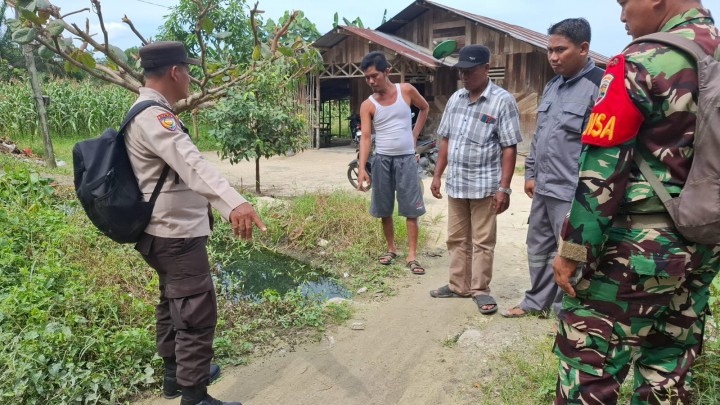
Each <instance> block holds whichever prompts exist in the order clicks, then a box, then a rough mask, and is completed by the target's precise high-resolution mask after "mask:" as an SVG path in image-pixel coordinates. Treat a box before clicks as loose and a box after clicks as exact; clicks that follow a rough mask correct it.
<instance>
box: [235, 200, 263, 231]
mask: <svg viewBox="0 0 720 405" xmlns="http://www.w3.org/2000/svg"><path fill="white" fill-rule="evenodd" d="M230 223H231V224H232V228H233V234H234V235H235V236H236V237H237V236H239V237H240V238H241V239H242V240H251V239H252V233H253V225H255V226H257V227H258V228H259V229H260V230H261V231H263V232H265V231H267V227H266V226H265V224H264V223H263V221H262V220H261V219H260V217H259V216H258V214H257V212H255V208H253V206H252V205H250V203H243V204H240V205H238V206H237V207H235V209H234V210H232V211H231V212H230Z"/></svg>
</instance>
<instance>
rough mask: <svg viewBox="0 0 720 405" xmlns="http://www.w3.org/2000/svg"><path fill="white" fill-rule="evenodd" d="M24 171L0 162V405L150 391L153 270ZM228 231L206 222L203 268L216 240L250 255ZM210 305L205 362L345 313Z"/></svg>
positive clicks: (268, 299) (310, 329)
mask: <svg viewBox="0 0 720 405" xmlns="http://www.w3.org/2000/svg"><path fill="white" fill-rule="evenodd" d="M35 170H36V169H34V168H33V166H31V165H29V164H27V163H22V162H20V161H17V160H14V159H11V158H8V157H6V156H4V155H0V205H2V207H3V210H0V339H3V342H4V343H5V344H4V345H3V346H2V347H1V348H0V401H2V400H4V402H10V401H12V402H13V403H23V404H70V403H73V404H75V403H88V404H95V403H118V402H123V401H127V400H128V399H129V398H130V397H132V396H133V395H134V394H136V393H138V392H139V391H142V390H148V389H157V386H158V385H159V381H158V378H157V377H156V376H158V375H160V374H159V372H160V369H161V367H162V366H161V361H160V359H159V358H157V355H156V354H155V343H154V341H155V339H154V324H155V319H154V303H155V302H156V301H157V290H158V280H157V277H156V276H155V274H154V271H153V270H152V269H150V268H149V267H148V266H147V265H146V264H145V263H144V262H143V260H142V258H141V257H140V255H139V254H138V253H137V252H135V251H134V250H133V249H132V247H131V246H129V245H118V244H116V243H114V242H112V241H111V240H110V239H108V238H105V237H102V236H100V234H99V233H98V232H97V231H96V230H95V229H94V228H93V227H92V225H91V224H90V223H89V221H88V220H87V218H86V217H85V214H84V212H83V211H82V209H81V208H80V207H79V205H78V204H77V202H76V200H75V197H74V194H73V193H72V191H71V190H70V189H69V188H67V187H61V186H59V185H57V184H56V183H54V182H53V181H52V180H50V179H47V178H44V177H43V176H42V175H40V174H39V173H37V172H36V171H35ZM230 235H231V229H230V227H229V224H227V223H218V224H217V228H216V232H215V234H214V236H213V238H211V246H210V247H209V251H210V252H213V257H212V258H211V260H212V261H213V262H222V260H223V252H222V251H221V250H220V249H218V244H226V245H228V248H229V249H244V250H252V249H253V246H252V245H248V244H245V243H244V242H242V241H239V240H237V239H232V238H230ZM227 239H230V241H228V240H227ZM241 253H242V252H241ZM237 296H243V294H242V291H240V292H238V294H237ZM218 309H219V320H218V328H217V333H216V337H217V338H216V341H215V347H214V348H215V354H216V359H217V360H218V361H219V362H220V363H231V364H242V363H244V362H246V359H245V357H246V356H247V355H248V354H250V353H258V352H259V353H262V351H263V350H264V349H265V348H268V347H272V346H273V345H277V344H282V343H279V342H282V341H284V340H285V339H286V338H287V339H292V340H293V341H295V342H296V341H298V339H297V334H298V333H300V334H302V336H304V337H303V339H307V338H310V339H313V338H317V337H318V336H319V335H318V332H319V331H321V330H323V328H324V324H325V323H326V322H327V321H338V320H341V319H346V318H347V317H348V316H349V315H348V312H349V310H348V309H347V308H344V307H337V306H334V307H333V306H328V307H324V306H323V305H322V303H321V302H317V301H315V300H312V299H308V298H305V297H303V296H302V295H301V294H300V293H299V291H297V290H290V291H289V292H287V293H284V294H280V293H278V292H276V291H273V290H266V291H265V292H264V293H263V294H262V295H261V296H260V297H259V298H258V299H257V300H255V301H245V300H237V299H229V298H227V297H225V296H224V295H219V297H218Z"/></svg>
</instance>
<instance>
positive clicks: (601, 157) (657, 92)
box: [559, 8, 720, 262]
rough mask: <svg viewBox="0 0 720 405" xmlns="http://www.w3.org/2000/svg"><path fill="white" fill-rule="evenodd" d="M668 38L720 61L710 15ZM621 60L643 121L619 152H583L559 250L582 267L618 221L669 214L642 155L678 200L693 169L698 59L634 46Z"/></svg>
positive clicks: (672, 26)
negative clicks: (638, 159) (640, 161)
mask: <svg viewBox="0 0 720 405" xmlns="http://www.w3.org/2000/svg"><path fill="white" fill-rule="evenodd" d="M661 31H669V32H673V33H677V34H679V35H682V36H684V37H686V38H689V39H692V40H694V41H695V42H696V43H697V44H698V45H700V47H701V48H703V50H705V52H707V53H708V54H710V55H714V56H715V58H716V59H720V32H719V31H718V29H717V28H716V27H715V26H714V22H713V19H712V17H711V16H710V12H709V11H707V10H705V9H699V8H694V9H690V10H688V11H686V12H685V13H683V14H680V15H677V16H674V17H673V18H671V19H670V20H669V21H668V22H667V23H666V24H665V26H663V28H662V29H661ZM622 55H624V58H625V78H624V79H625V88H626V90H627V93H628V95H629V97H630V100H632V104H634V105H635V107H636V108H637V110H638V111H639V112H640V114H642V119H643V121H642V124H641V125H640V128H639V130H638V131H637V133H636V134H635V136H632V137H631V139H629V140H627V141H625V142H623V143H621V144H619V145H615V146H610V147H600V146H593V145H584V146H583V151H582V155H581V157H580V173H579V174H580V180H579V183H578V188H577V190H576V192H575V198H574V200H573V202H572V207H571V209H570V212H569V213H568V218H567V219H566V221H565V224H564V226H563V230H562V234H561V237H562V240H561V241H560V246H559V254H560V255H561V256H563V257H566V258H568V259H573V260H576V261H580V262H585V261H587V262H594V261H595V260H596V259H597V258H598V255H599V253H600V251H601V249H602V245H603V243H604V241H605V238H606V232H607V230H608V228H609V227H610V226H611V224H612V220H613V218H614V216H615V215H617V214H619V213H620V214H623V213H628V214H629V213H650V212H664V211H665V208H664V207H663V205H662V203H661V202H660V200H659V198H658V197H657V196H656V195H655V192H654V191H653V189H652V187H651V186H650V184H649V183H648V182H647V181H645V179H644V177H643V176H642V174H641V173H640V171H639V170H638V169H637V167H636V166H635V165H634V163H633V156H634V154H635V153H642V155H643V157H644V158H645V160H647V162H648V163H649V165H650V167H651V168H652V169H653V171H654V172H655V174H656V175H657V176H658V177H659V178H660V179H661V180H662V182H663V183H664V185H665V187H666V188H667V190H668V192H670V194H671V195H677V194H679V192H680V189H681V188H682V186H683V184H685V179H686V178H687V175H688V172H689V170H690V165H691V163H692V155H693V146H692V143H693V138H694V132H695V118H696V113H697V104H696V103H697V96H698V90H697V89H698V81H697V72H696V67H695V60H694V59H692V58H691V57H690V56H688V55H685V54H684V53H683V52H681V51H679V50H675V49H673V48H671V47H668V46H666V45H661V44H657V43H651V42H646V43H639V44H634V45H631V46H629V47H628V48H627V49H625V51H623V54H622ZM599 100H600V99H598V103H599ZM590 125H592V122H591V124H590Z"/></svg>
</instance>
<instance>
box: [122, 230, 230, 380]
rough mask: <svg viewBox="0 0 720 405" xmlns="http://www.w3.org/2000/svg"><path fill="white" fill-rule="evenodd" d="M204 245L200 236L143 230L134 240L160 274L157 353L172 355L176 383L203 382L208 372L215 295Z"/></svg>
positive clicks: (214, 320)
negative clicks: (164, 234) (166, 235)
mask: <svg viewBox="0 0 720 405" xmlns="http://www.w3.org/2000/svg"><path fill="white" fill-rule="evenodd" d="M206 244H207V237H206V236H203V237H197V238H161V237H158V236H152V235H148V234H143V236H142V237H141V238H140V240H139V241H138V243H137V244H136V245H135V249H137V250H138V251H139V252H140V254H141V255H142V257H143V259H145V261H146V262H147V263H148V264H149V265H150V266H151V267H152V268H153V269H155V271H156V272H157V274H158V277H159V278H160V302H159V303H158V305H157V306H156V311H155V317H156V320H157V324H156V327H157V331H156V332H157V338H156V342H157V351H158V354H159V355H160V356H161V357H169V358H171V357H175V358H176V362H177V382H178V384H180V385H183V386H194V385H199V384H203V383H205V382H206V380H207V379H208V378H209V377H210V375H209V374H210V361H211V359H212V356H213V351H212V343H213V337H214V335H215V325H216V324H217V300H216V297H215V288H214V286H213V282H212V278H211V276H210V264H209V260H208V254H207V249H206Z"/></svg>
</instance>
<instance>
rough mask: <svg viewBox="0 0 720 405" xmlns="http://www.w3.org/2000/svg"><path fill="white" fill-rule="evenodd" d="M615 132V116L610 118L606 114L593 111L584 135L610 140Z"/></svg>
mask: <svg viewBox="0 0 720 405" xmlns="http://www.w3.org/2000/svg"><path fill="white" fill-rule="evenodd" d="M614 133H615V116H614V115H613V116H611V117H610V118H609V119H608V117H607V116H606V115H605V114H602V113H592V114H590V121H589V122H588V125H587V127H586V128H585V132H583V136H592V137H593V138H607V139H608V140H609V141H611V140H612V139H613V135H614Z"/></svg>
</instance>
